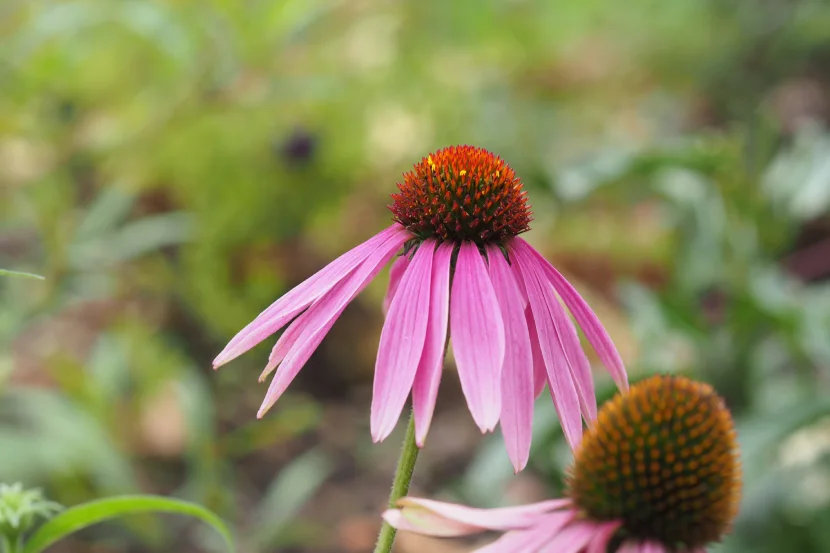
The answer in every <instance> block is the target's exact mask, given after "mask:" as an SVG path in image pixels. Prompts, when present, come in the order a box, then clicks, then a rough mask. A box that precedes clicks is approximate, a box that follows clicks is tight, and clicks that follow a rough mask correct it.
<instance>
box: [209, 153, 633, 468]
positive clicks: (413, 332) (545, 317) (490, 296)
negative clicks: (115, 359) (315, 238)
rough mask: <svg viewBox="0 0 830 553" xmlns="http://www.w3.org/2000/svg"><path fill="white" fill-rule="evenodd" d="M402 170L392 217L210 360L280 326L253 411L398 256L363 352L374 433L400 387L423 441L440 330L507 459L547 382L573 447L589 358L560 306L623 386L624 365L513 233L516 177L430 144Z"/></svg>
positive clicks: (483, 423) (564, 287) (494, 163)
mask: <svg viewBox="0 0 830 553" xmlns="http://www.w3.org/2000/svg"><path fill="white" fill-rule="evenodd" d="M403 180H404V182H403V183H402V184H399V185H398V187H399V188H400V192H399V193H398V194H394V195H393V196H392V197H393V200H394V203H393V204H392V206H390V209H391V210H392V213H393V219H394V220H395V223H394V224H393V225H392V226H390V227H389V228H387V229H386V230H384V231H382V232H380V233H379V234H377V235H375V236H374V237H372V238H370V239H369V240H367V241H366V242H364V243H363V244H360V245H359V246H357V247H356V248H354V249H352V250H351V251H349V252H347V253H345V254H343V255H342V256H340V257H339V258H337V259H336V260H334V261H333V262H331V263H330V264H329V265H327V266H326V267H324V268H323V269H322V270H320V271H319V272H318V273H317V274H315V275H313V276H311V277H310V278H309V279H308V280H306V281H305V282H303V283H302V284H300V285H299V286H297V287H296V288H294V289H292V290H291V291H289V292H288V293H287V294H285V295H284V296H282V297H281V298H279V299H278V300H277V301H276V302H274V303H273V304H272V305H271V306H270V307H268V308H267V309H265V311H263V312H262V313H261V314H260V315H259V316H258V317H257V318H256V319H255V320H254V321H253V322H251V323H250V324H249V325H248V326H246V327H245V328H243V329H242V330H241V331H240V332H239V333H238V334H237V335H236V336H235V337H234V338H233V339H232V340H231V341H230V342H229V343H228V345H227V346H226V347H225V349H224V350H223V351H222V352H221V353H220V354H219V356H217V358H216V359H215V360H214V366H215V367H219V366H220V365H223V364H225V363H227V362H228V361H230V360H231V359H233V358H235V357H237V356H239V355H241V354H242V353H244V352H246V351H247V350H249V349H250V348H252V347H253V346H255V345H256V344H258V343H259V342H261V341H262V340H263V339H265V338H266V337H268V336H270V335H271V334H274V333H275V332H277V331H278V330H279V329H280V328H282V327H284V326H286V325H288V328H287V329H286V330H285V331H284V332H283V333H282V335H281V336H280V338H279V339H278V340H277V343H276V345H275V346H274V348H273V350H272V351H271V355H270V357H269V359H268V364H267V366H266V368H265V370H264V371H263V373H262V377H261V379H264V378H265V377H266V376H268V375H269V374H270V373H271V372H272V371H274V370H275V369H276V374H275V376H274V379H273V380H272V382H271V385H270V387H269V389H268V392H267V394H266V397H265V401H264V402H263V405H262V407H261V409H260V412H259V415H260V416H262V415H263V414H264V413H265V412H266V411H267V410H268V409H269V408H270V407H271V406H272V405H273V404H274V402H275V401H276V400H277V399H278V398H279V397H280V396H281V395H282V393H283V392H284V391H285V389H286V388H287V386H288V384H289V383H290V382H291V381H292V380H293V379H294V377H295V376H296V375H297V373H298V372H299V370H300V369H301V368H302V366H303V365H304V364H305V362H306V361H307V360H308V358H309V357H310V356H311V354H312V353H313V352H314V350H315V349H316V348H317V346H318V345H319V344H320V342H321V341H322V339H323V338H324V337H325V335H326V333H327V332H328V331H329V329H330V328H331V327H332V325H333V324H334V322H335V321H336V320H337V318H338V317H339V316H340V314H341V313H342V312H343V310H344V309H345V308H346V306H347V305H348V304H349V303H350V302H351V301H352V300H353V299H354V298H355V297H356V296H357V294H359V293H360V291H361V290H362V289H363V288H364V287H366V285H367V284H368V283H369V282H370V281H371V280H372V279H373V278H374V277H375V276H376V275H377V274H378V272H380V270H381V269H382V268H383V266H384V265H385V264H386V263H387V262H389V261H390V260H391V259H392V258H394V257H396V256H397V259H396V260H395V262H394V263H393V264H392V269H391V272H390V282H389V290H388V293H387V298H386V301H385V302H384V305H385V306H386V308H387V316H386V322H385V324H384V326H383V329H382V331H381V335H380V344H379V346H378V356H377V362H376V365H375V381H374V393H373V398H372V413H371V431H372V437H373V438H374V439H375V441H380V440H383V439H384V438H385V437H386V436H388V435H389V433H391V431H392V429H393V428H394V426H395V423H396V422H397V420H398V418H399V416H400V413H401V410H402V409H403V406H404V404H405V403H406V400H407V397H409V396H410V394H411V396H412V405H413V410H414V415H415V428H416V439H417V442H418V445H423V443H424V440H425V438H426V435H427V431H428V429H429V425H430V422H431V420H432V413H433V410H434V408H435V401H436V397H437V394H438V385H439V383H440V379H441V372H442V367H443V361H444V353H445V347H446V343H447V338H448V334H450V330H449V329H452V332H451V339H452V343H453V352H454V354H455V361H456V365H457V368H458V375H459V379H460V381H461V388H462V391H463V393H464V396H465V398H466V400H467V404H468V406H469V409H470V412H471V414H472V416H473V419H474V420H475V422H476V424H477V425H478V426H479V428H480V429H481V430H482V431H483V432H485V431H492V430H493V429H494V428H495V427H496V425H497V424H500V425H501V429H502V434H503V435H504V438H505V442H506V444H507V451H508V454H509V456H510V459H511V461H512V462H513V465H514V467H515V468H516V470H517V471H518V470H521V469H522V468H523V467H524V466H525V464H526V463H527V456H528V452H529V450H530V437H531V424H532V416H533V402H534V399H535V398H536V397H537V396H538V395H539V394H540V393H541V391H542V389H543V388H544V385H545V384H546V383H547V384H548V385H549V388H550V392H551V396H552V398H553V402H554V405H555V407H556V410H557V412H558V413H559V418H560V420H561V421H562V426H563V429H564V430H565V435H566V437H567V439H568V441H569V443H570V444H571V446H573V447H576V446H577V445H578V444H579V441H580V439H581V437H582V419H585V420H586V421H588V422H591V421H593V420H594V419H595V418H596V414H597V413H596V399H595V395H594V384H593V377H592V374H591V367H590V365H589V363H588V359H587V357H586V356H585V352H584V351H583V349H582V346H581V344H580V341H579V337H578V334H577V330H576V326H575V325H574V322H573V321H572V320H571V316H573V318H574V319H575V320H576V323H577V324H579V326H580V327H581V328H582V331H583V332H584V334H585V336H586V338H587V339H588V341H589V342H590V343H591V344H592V345H593V347H594V349H595V350H596V351H597V353H598V355H599V358H600V360H601V361H602V362H603V364H605V366H606V367H607V368H608V370H609V371H610V372H611V375H612V376H613V378H614V380H615V381H616V382H617V385H618V386H619V387H620V388H622V389H625V388H627V377H626V374H625V369H624V367H623V363H622V360H621V359H620V356H619V354H618V353H617V350H616V348H615V347H614V344H613V342H612V341H611V339H610V338H609V336H608V333H607V332H606V331H605V329H604V328H603V326H602V324H601V323H600V322H599V320H598V319H597V317H596V315H594V313H593V312H592V311H591V309H590V308H589V307H588V305H587V303H586V302H585V300H583V299H582V297H581V296H580V295H579V294H578V293H577V291H576V290H575V289H574V288H573V286H571V284H570V283H568V282H567V281H566V280H565V278H564V277H563V276H562V275H561V274H560V273H559V272H558V271H557V270H556V269H555V268H554V267H553V266H552V265H551V264H550V263H548V262H547V261H546V260H545V259H544V258H543V257H542V256H541V255H540V254H539V253H538V252H537V251H536V250H534V249H533V248H532V247H531V246H530V245H529V244H528V243H527V242H525V241H524V240H522V239H521V238H519V237H518V234H520V233H522V232H524V231H526V230H527V229H528V224H529V222H530V220H531V214H530V210H529V207H528V205H527V199H526V195H525V192H524V191H523V190H522V183H521V181H520V180H519V179H518V177H517V176H516V174H515V173H514V171H513V170H512V169H511V168H510V167H509V166H508V165H507V164H506V163H505V162H504V161H503V160H502V159H501V158H499V157H497V156H495V155H493V154H491V153H489V152H487V151H486V150H483V149H481V148H474V147H472V146H458V147H451V148H446V149H443V150H439V151H437V152H434V153H432V154H430V155H429V156H427V157H425V158H424V159H423V160H422V161H421V162H420V163H418V164H416V165H415V167H414V168H413V170H412V171H410V172H408V173H406V174H405V175H404V179H403ZM563 304H564V306H563ZM568 311H570V316H569V314H568ZM289 323H290V324H289ZM278 366H279V368H278V369H277V367H278Z"/></svg>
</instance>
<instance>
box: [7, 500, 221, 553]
mask: <svg viewBox="0 0 830 553" xmlns="http://www.w3.org/2000/svg"><path fill="white" fill-rule="evenodd" d="M147 512H162V513H176V514H183V515H189V516H192V517H195V518H198V519H200V520H202V521H203V522H206V523H207V524H209V525H210V526H212V527H213V528H214V529H215V530H216V531H217V532H218V533H219V534H220V535H221V536H222V539H223V540H224V542H225V545H226V546H227V548H228V551H230V552H231V553H234V546H233V538H232V537H231V533H230V531H229V530H228V528H227V526H226V525H225V523H224V522H223V521H222V519H220V518H219V516H217V515H216V514H215V513H213V512H212V511H210V510H208V509H206V508H205V507H202V506H201V505H197V504H196V503H191V502H189V501H182V500H180V499H171V498H169V497H162V496H156V495H125V496H117V497H110V498H106V499H98V500H95V501H89V502H87V503H82V504H81V505H76V506H74V507H71V508H69V509H66V510H65V511H63V512H62V513H60V514H59V515H57V516H55V517H54V518H52V519H51V520H49V521H48V522H46V523H44V524H43V525H42V526H40V527H39V528H38V529H37V531H35V533H34V534H32V537H31V538H29V539H28V540H27V542H26V545H25V546H24V548H23V551H22V553H40V552H41V551H43V550H44V549H46V548H47V547H49V546H50V545H52V544H53V543H55V542H57V541H58V540H60V539H63V538H64V537H66V536H68V535H70V534H72V533H74V532H77V531H78V530H81V529H83V528H86V527H88V526H92V525H93V524H97V523H99V522H103V521H106V520H110V519H113V518H117V517H120V516H123V515H130V514H138V513H147Z"/></svg>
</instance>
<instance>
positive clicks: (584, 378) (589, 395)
mask: <svg viewBox="0 0 830 553" xmlns="http://www.w3.org/2000/svg"><path fill="white" fill-rule="evenodd" d="M512 246H513V248H514V251H515V250H520V249H521V250H522V253H523V254H525V257H524V258H525V259H526V260H528V262H529V263H533V262H536V263H538V265H537V268H536V269H535V273H536V275H538V277H539V281H540V282H544V281H545V278H544V276H543V275H544V274H545V267H544V266H543V265H541V263H539V259H540V257H539V255H538V253H537V252H536V251H535V250H533V249H532V248H530V246H529V245H528V244H527V242H517V243H515V244H512ZM542 261H544V259H542ZM545 263H547V262H546V261H545ZM548 265H549V264H548ZM547 286H548V285H547V283H545V284H544V285H543V287H547ZM545 292H546V295H548V296H551V294H550V291H547V290H546V291H545ZM551 297H554V299H556V298H555V296H551ZM548 306H549V307H550V313H551V315H552V317H553V324H554V327H555V328H556V335H557V336H558V337H559V343H560V345H561V347H562V351H563V352H564V354H565V362H566V363H565V364H566V365H567V368H568V372H570V374H571V379H572V381H573V383H574V386H575V387H576V393H577V396H578V397H579V406H580V410H581V412H582V414H583V416H584V417H585V420H586V421H587V422H589V423H590V422H592V421H593V420H594V419H596V418H597V398H596V393H595V392H594V378H593V375H592V374H591V364H590V363H589V362H588V358H587V357H586V356H585V351H584V350H583V349H582V344H581V343H580V342H579V335H578V334H577V333H576V328H575V327H574V325H573V323H572V322H571V319H570V317H568V314H567V313H566V312H565V308H564V307H562V304H560V303H559V301H552V302H549V303H548Z"/></svg>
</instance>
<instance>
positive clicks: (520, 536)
mask: <svg viewBox="0 0 830 553" xmlns="http://www.w3.org/2000/svg"><path fill="white" fill-rule="evenodd" d="M574 514H575V513H574V512H573V511H566V512H562V513H555V514H552V515H546V516H544V517H540V518H538V519H536V522H535V523H534V525H533V526H532V527H530V528H528V529H527V530H513V531H510V532H507V533H506V534H505V535H504V536H502V537H501V538H499V539H498V540H496V541H494V542H493V543H491V544H489V545H485V546H484V547H481V548H479V549H476V550H475V551H474V552H473V553H520V552H521V553H532V552H535V551H538V550H539V548H541V547H542V546H544V545H545V544H546V543H548V542H549V541H550V540H551V539H553V537H554V536H555V535H556V533H557V532H559V530H560V529H561V528H562V527H563V526H565V525H566V524H567V523H568V522H570V521H571V520H572V519H573V518H574Z"/></svg>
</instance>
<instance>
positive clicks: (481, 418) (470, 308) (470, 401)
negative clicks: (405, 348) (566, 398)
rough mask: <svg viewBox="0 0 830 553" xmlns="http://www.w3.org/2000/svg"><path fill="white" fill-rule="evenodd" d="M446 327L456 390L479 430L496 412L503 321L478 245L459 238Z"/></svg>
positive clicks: (494, 418)
mask: <svg viewBox="0 0 830 553" xmlns="http://www.w3.org/2000/svg"><path fill="white" fill-rule="evenodd" d="M450 329H451V333H452V344H453V352H454V354H455V361H456V365H457V366H458V378H459V380H460V381H461V391H462V392H464V397H465V398H466V399H467V405H468V407H469V408H470V413H471V414H472V416H473V420H474V421H475V422H476V424H477V425H478V427H479V428H480V429H481V431H482V432H487V431H492V430H493V429H494V428H495V427H496V424H498V422H499V415H500V414H501V368H502V363H503V362H504V347H505V346H504V323H503V322H502V316H501V312H500V310H499V304H498V300H497V299H496V292H495V290H493V285H492V283H491V282H490V277H489V276H488V275H487V267H485V265H484V260H483V259H482V258H481V254H479V253H478V246H476V245H475V244H473V243H472V242H463V243H462V244H461V248H460V250H459V252H458V259H457V261H456V266H455V274H454V276H453V282H452V294H451V295H450Z"/></svg>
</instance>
